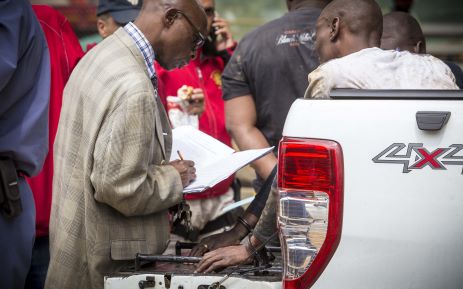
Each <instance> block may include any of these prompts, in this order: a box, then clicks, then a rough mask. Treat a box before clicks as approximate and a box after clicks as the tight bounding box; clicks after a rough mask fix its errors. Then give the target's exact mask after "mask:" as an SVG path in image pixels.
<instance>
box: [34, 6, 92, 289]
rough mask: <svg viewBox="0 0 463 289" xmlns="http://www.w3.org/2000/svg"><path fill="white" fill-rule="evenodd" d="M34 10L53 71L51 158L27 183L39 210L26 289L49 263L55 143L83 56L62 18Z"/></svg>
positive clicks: (40, 280) (38, 281) (41, 279)
mask: <svg viewBox="0 0 463 289" xmlns="http://www.w3.org/2000/svg"><path fill="white" fill-rule="evenodd" d="M32 8H33V10H34V12H35V14H36V16H37V18H38V20H39V22H40V25H41V26H42V30H43V32H44V34H45V37H46V39H47V44H48V48H49V50H50V67H51V85H50V111H49V150H48V155H47V158H46V159H45V164H44V166H43V169H42V171H41V172H40V174H39V175H37V176H36V177H34V178H31V179H28V182H29V185H30V187H31V189H32V192H33V194H34V200H35V207H36V238H35V243H34V249H33V253H32V262H31V267H30V269H29V274H28V276H27V280H26V286H25V288H34V289H36V288H43V286H44V283H45V278H46V276H47V268H48V263H49V259H50V253H49V248H48V224H49V220H50V209H51V197H52V182H53V142H54V140H55V135H56V130H57V128H58V120H59V116H60V111H61V100H62V96H63V89H64V86H65V85H66V82H67V80H68V78H69V76H70V75H71V72H72V69H73V68H74V66H75V65H76V64H77V62H78V61H79V60H80V58H81V57H82V56H83V54H84V52H83V51H82V48H81V47H80V44H79V40H78V39H77V36H76V35H75V34H74V31H73V30H72V28H71V25H70V24H69V22H68V20H67V19H66V18H65V17H64V16H63V15H61V14H60V13H59V12H57V11H56V10H54V9H53V8H51V7H48V6H43V5H33V6H32Z"/></svg>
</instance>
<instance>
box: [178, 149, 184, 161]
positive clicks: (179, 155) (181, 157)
mask: <svg viewBox="0 0 463 289" xmlns="http://www.w3.org/2000/svg"><path fill="white" fill-rule="evenodd" d="M177 154H178V157H179V158H180V160H181V161H183V156H182V154H181V153H180V151H179V150H178V151H177Z"/></svg>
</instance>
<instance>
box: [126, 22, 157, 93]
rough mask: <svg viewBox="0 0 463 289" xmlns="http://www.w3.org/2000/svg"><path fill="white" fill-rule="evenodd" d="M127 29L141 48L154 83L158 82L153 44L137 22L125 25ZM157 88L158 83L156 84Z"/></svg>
mask: <svg viewBox="0 0 463 289" xmlns="http://www.w3.org/2000/svg"><path fill="white" fill-rule="evenodd" d="M124 29H125V31H127V33H128V34H129V35H130V37H132V39H133V41H135V44H136V45H137V47H138V48H139V49H140V51H141V54H142V55H143V58H144V59H145V64H146V68H147V69H148V74H149V77H150V78H151V80H152V81H153V83H154V84H156V83H157V76H156V71H155V70H154V59H155V55H154V50H153V47H152V46H151V44H150V43H149V42H148V40H147V39H146V37H145V35H143V33H142V32H141V31H140V29H138V27H137V26H135V24H133V23H132V22H129V23H127V25H125V26H124ZM155 86H156V88H157V85H155Z"/></svg>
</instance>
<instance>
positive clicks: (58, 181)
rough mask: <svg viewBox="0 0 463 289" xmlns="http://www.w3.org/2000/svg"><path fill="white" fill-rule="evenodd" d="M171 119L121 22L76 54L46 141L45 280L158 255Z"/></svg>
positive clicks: (98, 276) (175, 195)
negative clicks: (51, 142)
mask: <svg viewBox="0 0 463 289" xmlns="http://www.w3.org/2000/svg"><path fill="white" fill-rule="evenodd" d="M171 145H172V134H171V128H170V126H169V123H168V121H167V116H166V113H165V110H164V108H163V107H162V104H161V102H160V101H159V99H158V97H157V92H156V91H155V90H154V88H153V85H152V83H151V81H150V79H149V77H148V71H147V69H146V65H145V63H144V60H143V56H142V54H141V52H140V50H139V49H138V48H137V47H136V46H135V43H134V42H133V40H132V38H131V37H130V36H129V35H128V34H127V33H126V32H125V30H124V29H122V28H121V29H119V30H118V31H116V33H115V34H113V35H112V36H110V37H108V38H107V39H105V40H104V41H103V42H101V43H100V44H99V45H98V46H96V47H95V48H93V49H92V50H91V51H90V52H89V53H87V55H85V57H84V58H83V59H82V60H81V61H80V63H79V64H78V65H77V67H76V68H75V70H74V71H73V73H72V75H71V77H70V79H69V82H68V84H67V85H66V88H65V91H64V96H63V106H62V112H61V118H60V122H59V127H58V133H57V136H56V140H55V146H54V149H55V155H54V165H55V171H54V180H53V202H52V212H51V220H50V253H51V260H50V267H49V269H48V275H47V281H46V286H45V287H46V288H49V289H52V288H53V289H72V288H79V289H84V288H103V277H104V275H107V274H108V273H111V272H114V271H116V270H117V269H119V268H120V267H121V266H123V265H126V264H127V263H128V261H127V260H130V259H133V258H134V257H135V254H136V253H145V254H161V253H162V252H163V251H164V249H165V248H166V242H167V240H168V237H169V222H168V216H167V209H168V208H169V207H171V206H173V205H175V204H177V203H179V202H180V201H181V198H182V183H181V179H180V175H179V174H178V172H177V171H176V170H175V169H174V168H173V167H172V166H170V165H162V164H163V163H164V162H166V161H168V160H169V158H170V153H171V152H170V151H171Z"/></svg>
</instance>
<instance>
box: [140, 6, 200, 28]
mask: <svg viewBox="0 0 463 289" xmlns="http://www.w3.org/2000/svg"><path fill="white" fill-rule="evenodd" d="M169 9H177V10H180V11H183V12H185V13H187V15H188V16H189V17H191V18H192V20H193V22H195V24H196V26H197V28H198V30H199V31H201V32H203V33H206V31H205V29H206V28H207V16H206V13H205V12H204V9H203V8H202V7H201V5H200V4H199V2H198V1H197V0H143V5H142V8H141V13H143V12H145V11H156V10H164V11H166V10H169Z"/></svg>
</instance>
